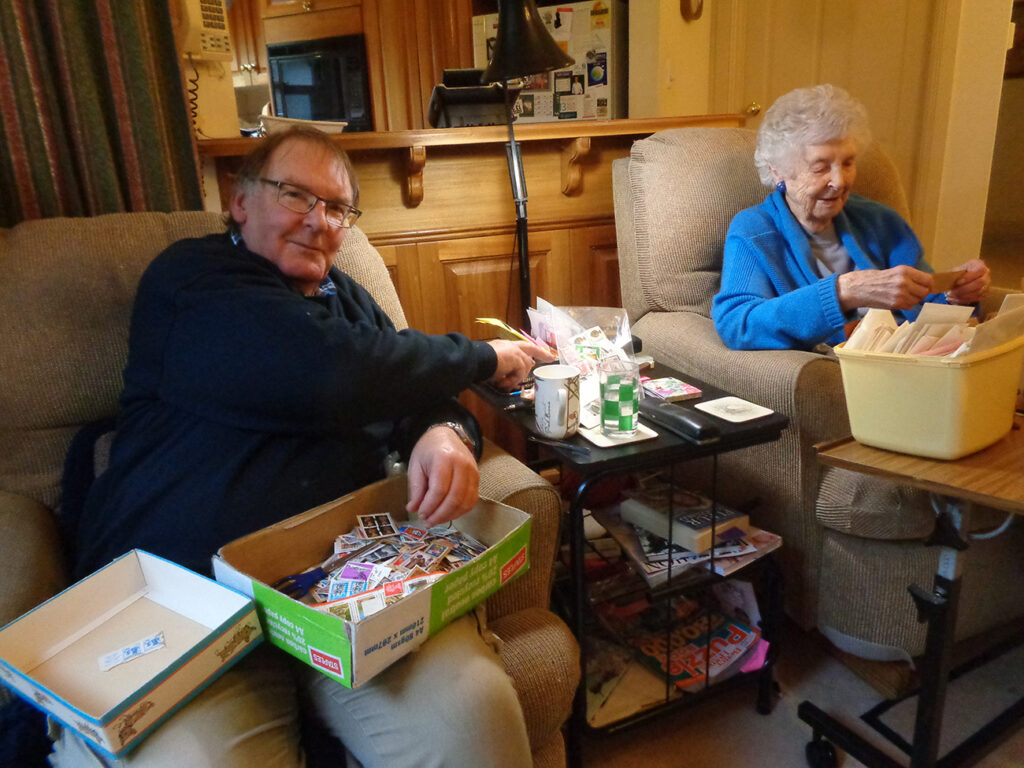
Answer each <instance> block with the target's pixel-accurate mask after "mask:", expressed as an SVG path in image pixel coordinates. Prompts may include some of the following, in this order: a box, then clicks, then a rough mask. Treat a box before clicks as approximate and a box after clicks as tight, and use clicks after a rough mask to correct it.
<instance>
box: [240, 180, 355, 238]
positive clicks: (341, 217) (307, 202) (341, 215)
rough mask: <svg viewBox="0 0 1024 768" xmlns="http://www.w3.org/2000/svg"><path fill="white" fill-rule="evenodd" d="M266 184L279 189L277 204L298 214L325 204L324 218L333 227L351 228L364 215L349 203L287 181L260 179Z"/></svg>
mask: <svg viewBox="0 0 1024 768" xmlns="http://www.w3.org/2000/svg"><path fill="white" fill-rule="evenodd" d="M260 181H262V182H263V183H264V184H270V185H271V186H274V187H277V202H278V204H280V205H283V206H284V207H285V208H287V209H288V210H289V211H295V212H296V213H309V212H310V211H312V210H313V208H314V206H316V204H317V203H323V204H324V218H325V219H326V220H327V223H328V224H330V225H331V226H332V227H351V226H352V225H353V224H355V223H356V219H358V218H359V216H360V215H361V214H362V213H363V212H362V211H360V210H359V209H358V208H353V207H352V206H351V205H348V204H347V203H339V202H337V201H336V200H325V199H324V198H322V197H318V196H317V195H314V194H313V193H312V192H310V191H309V190H308V189H303V188H302V187H299V186H296V185H295V184H289V183H288V182H286V181H274V180H273V179H262V178H261V179H260Z"/></svg>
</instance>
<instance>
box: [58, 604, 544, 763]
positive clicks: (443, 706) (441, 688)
mask: <svg viewBox="0 0 1024 768" xmlns="http://www.w3.org/2000/svg"><path fill="white" fill-rule="evenodd" d="M485 637H487V639H485ZM490 638H493V635H489V633H488V632H487V630H486V629H484V630H483V636H482V634H481V630H480V628H479V624H478V622H477V620H476V617H475V616H474V614H472V613H471V614H469V615H467V616H463V617H462V618H461V619H457V620H456V621H454V622H452V623H451V624H450V625H448V626H447V627H445V629H444V630H442V631H441V632H439V633H438V634H437V635H436V636H434V637H432V638H430V639H429V640H428V641H427V642H426V643H424V644H423V645H422V646H421V647H420V648H419V649H418V650H416V651H413V652H412V653H411V654H409V655H408V656H406V657H405V658H404V659H402V660H401V661H399V662H397V663H395V664H394V665H392V666H391V667H389V668H388V669H386V670H384V671H383V672H381V673H380V674H379V675H377V677H375V678H374V679H373V680H371V681H369V682H368V683H367V684H366V685H364V686H361V687H359V688H356V689H354V690H352V689H348V688H344V687H343V686H341V685H338V684H337V683H335V682H334V681H332V680H330V679H329V678H327V677H325V676H324V675H321V674H320V673H318V672H316V671H314V670H313V669H311V668H309V667H307V666H305V665H304V664H300V663H299V662H297V661H295V660H294V659H292V658H291V657H289V656H287V655H286V654H285V653H283V652H282V651H279V650H278V649H276V648H272V647H270V646H269V645H267V644H264V645H263V646H262V647H260V648H257V649H256V650H255V651H253V653H251V654H250V655H249V657H247V658H246V659H244V660H242V661H241V662H240V663H239V664H238V665H237V666H235V667H233V668H232V669H230V670H228V671H227V672H225V673H224V675H222V676H221V677H220V678H219V679H218V680H216V681H215V682H214V683H213V684H211V685H210V687H208V688H206V689H205V690H204V691H202V692H201V693H200V694H199V695H198V696H197V697H196V698H195V699H194V700H193V701H191V702H190V703H189V704H188V705H186V706H185V707H183V708H182V709H181V710H179V711H178V712H176V713H175V714H174V715H173V716H172V717H171V718H170V719H168V720H167V722H166V723H164V724H163V725H162V726H160V727H159V728H158V729H157V730H156V731H154V732H153V733H152V734H151V735H150V736H149V737H148V738H146V739H145V741H143V742H142V744H141V745H140V746H139V747H138V748H137V749H135V750H134V751H132V752H131V753H129V754H128V755H127V756H126V757H125V758H123V759H120V760H110V759H109V758H104V757H101V756H99V755H98V754H96V753H95V752H94V751H93V750H92V749H90V748H89V746H88V744H87V743H86V742H84V741H83V740H82V739H80V738H79V737H78V736H77V734H75V733H74V732H73V731H71V730H68V729H64V728H61V727H60V726H59V725H57V724H55V723H51V736H52V737H53V739H54V751H53V753H52V754H51V755H50V763H51V765H53V766H54V768H184V766H188V767H189V768H202V767H203V766H210V768H213V767H214V766H216V767H217V768H252V766H274V768H292V767H294V768H303V766H304V765H305V758H304V755H303V753H302V748H301V746H300V743H299V724H298V707H299V701H300V699H301V700H302V701H303V703H304V705H308V706H311V707H312V708H313V710H314V711H315V712H316V714H317V715H318V717H319V718H320V719H321V720H322V722H323V723H324V725H325V726H326V727H327V728H328V729H329V730H330V731H331V732H332V733H334V735H335V736H337V737H338V738H339V739H341V740H342V742H343V743H344V744H345V747H346V748H347V749H348V750H349V751H350V752H351V753H352V754H353V755H354V756H355V757H356V758H358V760H359V762H360V763H362V765H363V766H364V768H377V767H378V766H379V767H380V768H401V766H409V767H410V768H430V767H431V766H437V768H442V767H443V768H458V767H459V766H466V768H469V767H470V766H473V767H474V768H524V767H526V766H529V765H531V764H532V759H531V757H530V745H529V741H528V738H527V735H526V724H525V722H524V720H523V714H522V709H521V708H520V706H519V699H518V697H517V696H516V693H515V690H514V689H513V687H512V681H511V679H510V678H509V677H508V675H507V674H506V673H505V670H504V667H503V666H502V663H501V659H500V657H499V656H498V654H497V653H496V652H495V649H494V647H493V643H490V642H489V640H490ZM339 768H341V766H339Z"/></svg>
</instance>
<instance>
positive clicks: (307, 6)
mask: <svg viewBox="0 0 1024 768" xmlns="http://www.w3.org/2000/svg"><path fill="white" fill-rule="evenodd" d="M302 10H304V11H305V12H306V13H309V12H310V11H312V10H313V3H311V2H310V0H305V2H303V4H302Z"/></svg>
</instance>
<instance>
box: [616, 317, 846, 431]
mask: <svg viewBox="0 0 1024 768" xmlns="http://www.w3.org/2000/svg"><path fill="white" fill-rule="evenodd" d="M633 330H634V333H636V335H637V336H639V337H640V338H642V339H643V343H644V351H645V352H650V353H651V354H652V355H653V356H654V359H655V360H656V361H658V362H660V363H664V364H665V365H668V366H670V367H672V368H675V369H676V370H678V371H680V372H682V373H684V374H688V375H691V376H694V377H696V378H698V379H701V380H703V381H706V382H707V383H708V384H713V385H714V386H717V387H721V388H722V389H725V390H728V391H729V392H732V393H733V394H735V395H736V396H737V397H742V398H744V399H746V400H751V401H753V402H756V403H758V404H759V405H764V406H767V407H769V408H771V409H772V410H774V411H778V412H779V413H783V414H785V415H787V416H789V418H790V429H791V430H796V431H797V433H798V434H799V435H800V439H801V442H806V443H808V444H812V445H813V444H814V443H816V442H821V441H823V440H832V439H836V438H840V437H844V436H845V435H848V434H849V433H850V422H849V419H848V418H847V415H846V396H845V394H844V392H843V382H842V377H841V375H840V371H839V361H838V360H836V359H835V358H832V357H826V356H824V355H819V354H816V353H813V352H803V351H799V350H759V351H737V350H732V349H729V348H728V347H726V346H725V344H724V343H723V342H722V340H721V338H719V336H718V332H717V331H716V330H715V326H714V323H713V322H712V320H711V319H710V318H707V317H704V316H703V315H698V314H696V313H694V312H651V313H649V314H647V315H645V316H644V317H643V318H642V319H641V321H640V322H639V323H638V324H637V325H636V326H634V329H633Z"/></svg>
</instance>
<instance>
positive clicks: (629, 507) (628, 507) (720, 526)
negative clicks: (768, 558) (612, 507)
mask: <svg viewBox="0 0 1024 768" xmlns="http://www.w3.org/2000/svg"><path fill="white" fill-rule="evenodd" d="M670 505H671V507H672V512H673V514H672V525H671V536H670V533H669V506H670ZM619 514H620V515H621V516H622V519H623V520H624V521H626V522H629V523H633V525H638V526H640V527H641V528H644V529H646V530H648V531H650V532H651V533H654V534H657V535H658V536H661V537H662V538H663V539H669V538H671V540H672V543H673V544H678V545H679V546H681V547H683V548H684V549H688V550H690V551H691V552H696V553H702V552H706V551H708V550H709V549H711V544H712V540H714V542H715V543H720V542H724V541H734V540H735V539H739V538H742V537H743V536H744V535H746V534H747V533H748V532H749V531H750V517H749V515H746V514H744V513H742V512H738V511H737V510H734V509H731V508H729V507H727V506H725V505H724V504H717V505H712V503H711V501H710V500H709V499H708V498H707V497H706V496H703V495H701V494H699V493H694V492H692V491H687V490H684V489H681V488H672V487H671V486H669V485H668V484H663V485H658V486H651V487H648V488H643V489H639V490H636V491H631V492H630V493H629V496H628V497H627V498H625V499H623V500H622V503H621V504H620V506H619ZM712 523H714V524H713V525H712Z"/></svg>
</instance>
